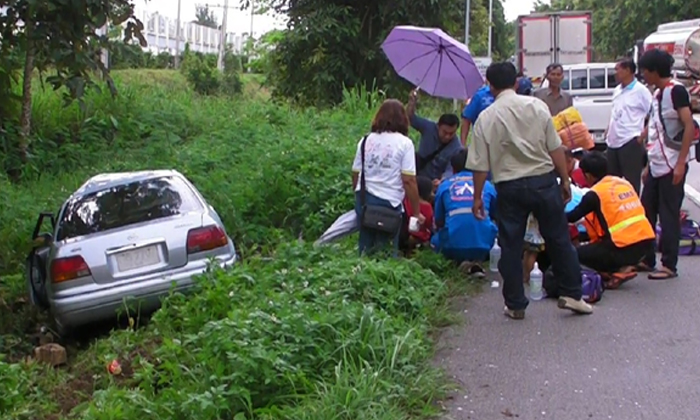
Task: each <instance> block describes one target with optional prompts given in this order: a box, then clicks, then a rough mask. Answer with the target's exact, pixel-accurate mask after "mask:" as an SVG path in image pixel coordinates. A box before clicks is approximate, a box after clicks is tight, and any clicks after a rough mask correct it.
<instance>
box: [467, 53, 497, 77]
mask: <svg viewBox="0 0 700 420" xmlns="http://www.w3.org/2000/svg"><path fill="white" fill-rule="evenodd" d="M472 58H473V59H474V64H476V68H478V69H479V73H481V77H483V78H484V79H486V69H487V68H489V66H490V65H491V62H492V61H493V60H492V59H491V57H472Z"/></svg>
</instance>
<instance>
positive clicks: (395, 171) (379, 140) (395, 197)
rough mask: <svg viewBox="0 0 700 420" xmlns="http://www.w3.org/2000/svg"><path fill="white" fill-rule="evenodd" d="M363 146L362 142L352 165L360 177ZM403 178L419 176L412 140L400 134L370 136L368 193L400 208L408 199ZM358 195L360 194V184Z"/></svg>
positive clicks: (367, 175)
mask: <svg viewBox="0 0 700 420" xmlns="http://www.w3.org/2000/svg"><path fill="white" fill-rule="evenodd" d="M361 146H362V139H360V141H359V142H358V143H357V153H356V154H355V161H354V162H353V164H352V170H353V172H356V173H359V172H361V170H362V154H361ZM402 174H403V175H415V174H416V149H415V147H414V145H413V142H412V141H411V139H409V138H408V137H406V136H404V135H403V134H400V133H372V134H370V135H369V136H368V137H367V143H366V145H365V176H366V178H365V179H366V186H367V192H368V193H369V194H372V195H373V196H375V197H377V198H381V199H384V200H387V201H389V202H390V203H391V205H392V206H394V207H399V206H400V205H401V203H402V202H403V199H404V196H405V192H404V189H403V180H402V179H401V175H402ZM361 177H362V175H360V178H358V181H359V179H361ZM355 191H360V182H358V183H357V188H355Z"/></svg>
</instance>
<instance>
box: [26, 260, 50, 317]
mask: <svg viewBox="0 0 700 420" xmlns="http://www.w3.org/2000/svg"><path fill="white" fill-rule="evenodd" d="M26 270H27V273H26V276H27V284H28V286H29V297H30V299H31V301H32V303H33V304H34V305H36V306H38V307H39V308H41V309H44V310H46V309H48V308H49V301H48V299H47V297H46V274H45V269H44V267H43V265H42V260H41V258H39V256H38V255H37V254H36V250H33V251H31V252H30V253H29V256H28V257H27V262H26Z"/></svg>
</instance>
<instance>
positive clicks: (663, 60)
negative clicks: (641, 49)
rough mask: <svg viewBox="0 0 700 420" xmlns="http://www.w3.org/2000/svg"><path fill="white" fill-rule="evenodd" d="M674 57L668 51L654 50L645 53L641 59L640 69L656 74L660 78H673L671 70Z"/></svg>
mask: <svg viewBox="0 0 700 420" xmlns="http://www.w3.org/2000/svg"><path fill="white" fill-rule="evenodd" d="M674 61H675V60H674V59H673V56H672V55H671V54H669V53H667V52H666V51H663V50H660V49H658V48H654V49H653V50H649V51H647V52H645V53H644V54H643V55H642V56H641V57H640V58H639V69H640V70H646V71H648V72H651V73H656V74H658V75H659V77H662V78H666V77H671V69H672V68H673V63H674Z"/></svg>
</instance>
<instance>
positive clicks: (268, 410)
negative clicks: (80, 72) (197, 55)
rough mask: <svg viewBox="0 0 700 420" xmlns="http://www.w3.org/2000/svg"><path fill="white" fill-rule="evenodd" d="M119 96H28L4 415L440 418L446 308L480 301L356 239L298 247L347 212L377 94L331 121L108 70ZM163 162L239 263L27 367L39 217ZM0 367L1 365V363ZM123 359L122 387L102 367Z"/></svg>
mask: <svg viewBox="0 0 700 420" xmlns="http://www.w3.org/2000/svg"><path fill="white" fill-rule="evenodd" d="M114 76H115V79H116V80H117V83H118V86H119V92H120V94H119V97H118V98H117V99H115V100H112V99H110V98H109V97H108V96H106V94H105V93H93V94H91V95H90V97H89V98H88V100H87V101H86V107H85V108H84V109H80V108H79V107H77V106H71V107H68V108H64V107H62V105H61V102H60V96H59V95H58V94H56V93H53V92H50V91H44V90H42V88H41V86H36V92H35V101H34V115H35V120H34V133H35V136H34V142H33V143H32V145H31V147H32V159H31V162H30V166H29V170H28V171H26V173H25V178H24V179H23V180H22V181H21V182H19V183H11V182H10V181H9V180H7V179H4V178H2V177H1V176H0V191H2V192H3V195H4V198H5V199H4V200H3V201H2V202H0V236H1V237H2V238H3V239H4V241H3V243H2V244H0V274H2V280H0V418H2V419H8V420H9V419H17V420H23V419H28V420H29V419H39V418H41V419H59V418H66V419H67V418H76V419H77V418H80V419H85V420H93V419H94V420H97V419H104V420H108V419H120V420H132V419H134V420H135V419H143V418H157V417H162V418H169V419H185V418H192V419H198V420H209V419H211V420H218V419H224V418H232V419H236V420H243V419H290V418H293V419H308V420H312V419H319V420H320V419H324V420H325V419H339V420H340V419H348V420H349V419H367V420H369V419H373V420H374V419H387V420H388V419H392V420H393V419H408V418H422V417H428V416H430V415H433V414H435V413H436V411H435V410H436V405H435V404H434V403H435V401H436V399H438V398H441V397H442V396H444V394H445V392H446V391H447V385H448V383H447V382H446V381H445V378H444V377H443V376H442V375H441V373H440V372H439V371H438V370H435V369H434V368H433V367H431V366H430V363H429V361H430V358H431V356H432V349H433V343H434V333H435V331H436V329H437V328H439V327H441V326H444V325H446V324H447V323H449V322H450V321H451V320H452V319H451V317H450V312H449V310H448V309H447V302H448V300H449V297H450V296H452V295H454V294H456V293H464V292H465V291H472V290H474V287H476V286H477V285H475V284H474V283H471V282H468V281H466V280H465V279H463V278H462V276H460V275H459V273H458V272H457V270H456V269H455V268H454V267H453V266H452V265H451V264H449V263H448V262H446V261H444V260H442V259H441V258H440V257H438V256H436V255H433V254H432V253H429V252H428V253H421V254H418V255H417V256H416V258H415V259H414V260H386V261H373V260H365V259H362V260H360V259H358V258H357V256H356V250H355V243H354V239H353V238H351V239H348V240H347V241H345V242H343V243H340V244H337V245H334V246H331V247H328V248H323V249H318V248H314V247H312V246H310V245H309V243H310V242H313V240H314V239H316V237H317V236H318V235H319V234H320V233H322V231H323V230H324V228H325V227H327V226H328V225H329V224H330V223H331V222H332V221H333V220H334V219H335V218H336V217H337V216H338V215H340V214H342V213H344V212H345V211H347V210H348V209H350V208H352V199H353V198H352V192H351V191H350V177H349V165H350V162H351V159H352V156H353V155H354V151H355V147H356V143H357V141H358V139H359V138H360V137H361V135H362V134H363V133H365V131H366V130H367V128H368V126H369V121H370V119H371V116H372V113H373V111H374V109H375V108H376V106H377V105H378V104H379V102H380V101H381V100H382V98H381V96H380V95H377V94H376V93H370V92H355V93H348V94H347V95H346V98H345V102H344V104H343V105H342V106H340V107H339V108H338V109H335V110H327V111H319V110H314V109H309V110H300V109H295V108H292V107H289V106H286V105H284V104H278V103H277V104H276V103H272V102H271V101H269V98H268V94H267V92H266V91H265V90H264V89H262V88H260V87H259V85H258V84H257V83H255V81H250V80H249V81H248V82H247V83H246V85H245V89H244V93H243V94H242V96H240V97H237V98H224V97H209V98H203V97H199V96H197V95H195V94H194V93H193V92H192V91H191V90H190V89H188V88H187V85H186V83H185V82H184V80H182V78H181V76H180V75H179V74H177V73H175V72H169V71H142V70H139V71H120V72H116V73H115V75H114ZM146 168H148V169H154V168H173V169H177V170H179V171H181V172H183V173H184V174H185V175H187V176H188V177H189V178H190V179H191V180H192V181H193V182H194V183H195V184H196V185H197V187H198V188H199V189H200V190H201V191H202V192H203V194H204V195H205V197H206V198H207V199H208V200H209V201H210V202H211V204H212V205H213V206H214V207H215V208H216V209H217V211H218V212H219V214H220V215H221V216H222V218H223V219H224V222H225V224H226V227H227V230H228V233H229V234H230V236H231V237H233V238H234V239H235V241H236V242H237V244H238V245H239V247H241V249H242V251H243V254H244V257H245V261H244V263H242V264H240V265H239V266H237V267H236V268H234V269H232V270H230V271H227V272H223V271H215V272H211V273H209V274H207V275H206V276H203V278H201V279H200V280H199V282H198V290H197V291H196V293H195V294H193V295H191V296H188V297H185V296H182V295H173V296H171V297H169V298H168V299H166V300H165V302H164V308H163V309H162V310H160V311H159V312H157V313H156V314H155V315H154V317H153V319H152V320H151V321H150V322H148V323H147V324H146V325H142V320H141V317H140V314H139V313H138V312H137V311H136V312H133V311H132V312H128V318H130V321H131V322H130V323H129V324H130V326H129V327H127V328H125V329H119V330H117V331H114V332H112V333H110V334H104V335H102V336H99V337H97V338H96V339H93V340H89V341H86V342H78V343H72V344H71V345H70V346H69V347H68V350H69V363H68V366H67V367H62V368H57V369H52V368H48V367H45V366H42V365H39V364H37V363H36V362H32V361H31V360H27V359H26V356H27V355H29V354H31V350H32V348H33V347H34V345H36V343H37V341H38V338H37V337H38V335H39V334H38V328H39V326H40V324H41V322H42V321H43V319H42V316H43V315H42V314H39V313H37V312H36V311H35V310H34V309H32V308H31V307H30V306H29V305H28V304H27V302H26V297H25V286H24V280H23V278H22V275H21V274H18V273H21V271H22V262H23V258H24V257H25V256H26V254H27V252H28V251H29V246H30V244H29V239H30V238H29V236H30V233H31V231H32V229H33V227H34V222H35V218H36V216H37V215H38V213H39V212H40V211H45V210H54V211H55V210H56V209H58V207H59V205H60V204H61V202H62V201H63V200H64V199H65V198H66V197H67V195H68V194H69V193H70V192H71V191H72V190H74V189H75V188H76V187H78V186H79V185H80V184H81V183H82V182H84V181H85V180H86V179H88V178H89V177H90V176H92V175H94V174H97V173H100V172H107V171H123V170H138V169H146ZM2 355H4V356H2ZM113 360H118V361H119V362H120V363H121V365H122V373H121V374H120V375H111V374H109V373H108V372H107V369H106V366H107V365H108V364H109V363H110V362H111V361H113Z"/></svg>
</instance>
